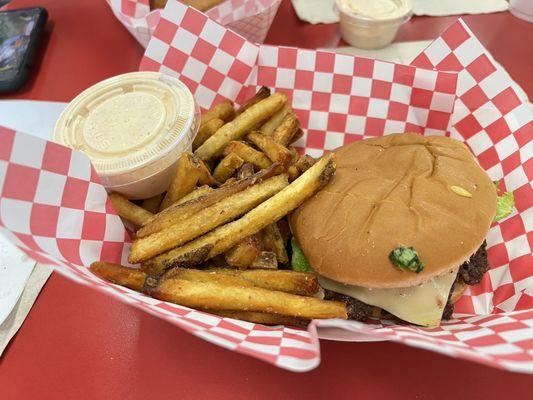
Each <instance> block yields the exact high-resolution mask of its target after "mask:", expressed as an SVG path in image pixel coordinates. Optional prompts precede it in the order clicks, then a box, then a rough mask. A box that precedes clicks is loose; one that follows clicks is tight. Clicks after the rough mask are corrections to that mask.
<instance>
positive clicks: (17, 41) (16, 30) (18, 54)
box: [0, 10, 39, 80]
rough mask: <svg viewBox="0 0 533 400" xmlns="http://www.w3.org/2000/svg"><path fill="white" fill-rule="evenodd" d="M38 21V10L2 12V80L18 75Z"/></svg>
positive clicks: (0, 47) (0, 63)
mask: <svg viewBox="0 0 533 400" xmlns="http://www.w3.org/2000/svg"><path fill="white" fill-rule="evenodd" d="M38 19H39V12H38V11H37V10H20V11H9V12H0V80H10V79H12V78H13V77H14V76H16V75H17V73H18V70H19V69H20V68H21V66H22V63H23V62H24V58H25V54H26V52H27V51H28V46H29V44H30V38H31V33H32V31H33V29H34V28H35V25H36V23H37V21H38Z"/></svg>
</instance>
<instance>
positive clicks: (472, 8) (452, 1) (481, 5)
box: [411, 0, 509, 17]
mask: <svg viewBox="0 0 533 400" xmlns="http://www.w3.org/2000/svg"><path fill="white" fill-rule="evenodd" d="M411 4H412V5H413V13H414V14H415V15H430V16H433V17H439V16H444V15H462V14H489V13H494V12H500V11H505V10H507V9H508V8H509V3H508V2H507V1H506V0H411Z"/></svg>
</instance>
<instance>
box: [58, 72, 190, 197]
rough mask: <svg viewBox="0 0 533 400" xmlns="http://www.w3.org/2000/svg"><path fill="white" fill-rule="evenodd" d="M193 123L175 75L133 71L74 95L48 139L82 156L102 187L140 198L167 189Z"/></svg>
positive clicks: (186, 96) (185, 93) (184, 92)
mask: <svg viewBox="0 0 533 400" xmlns="http://www.w3.org/2000/svg"><path fill="white" fill-rule="evenodd" d="M199 121H200V112H199V108H198V106H197V104H196V102H195V101H194V98H193V96H192V94H191V92H190V91H189V89H188V88H187V87H186V86H185V85H184V84H183V83H182V82H180V81H179V80H178V79H176V78H173V77H170V76H167V75H164V74H161V73H158V72H133V73H129V74H123V75H118V76H115V77H113V78H109V79H106V80H104V81H102V82H99V83H97V84H96V85H94V86H91V87H90V88H88V89H87V90H85V91H84V92H82V93H81V94H79V95H78V96H77V97H76V98H75V99H74V100H72V101H71V102H70V104H69V105H68V106H67V108H66V109H65V110H64V111H63V113H62V114H61V116H60V117H59V119H58V121H57V123H56V125H55V128H54V134H53V140H54V141H55V142H57V143H60V144H62V145H64V146H68V147H71V148H73V149H76V150H80V151H82V152H84V153H85V154H87V156H88V157H89V158H90V159H91V162H92V164H93V166H94V168H95V169H96V172H97V173H98V175H99V177H100V179H101V181H102V184H103V185H104V186H105V187H106V189H107V190H109V191H112V192H118V193H121V194H122V195H124V196H126V197H127V198H130V199H145V198H148V197H152V196H155V195H157V194H159V193H162V192H163V191H165V190H166V189H167V187H168V185H169V184H170V181H171V179H172V177H173V174H174V172H175V168H176V164H177V160H178V158H179V156H180V154H181V153H183V152H185V151H189V150H190V149H191V144H192V141H193V139H194V136H195V135H196V132H197V130H198V124H199Z"/></svg>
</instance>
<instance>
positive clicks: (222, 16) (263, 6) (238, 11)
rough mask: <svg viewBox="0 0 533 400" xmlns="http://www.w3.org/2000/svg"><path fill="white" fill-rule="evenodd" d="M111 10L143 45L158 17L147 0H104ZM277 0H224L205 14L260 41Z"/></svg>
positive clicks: (274, 9) (152, 30) (267, 26)
mask: <svg viewBox="0 0 533 400" xmlns="http://www.w3.org/2000/svg"><path fill="white" fill-rule="evenodd" d="M106 1H107V3H108V4H109V6H110V7H111V10H112V11H113V14H115V16H116V17H117V19H118V20H119V21H120V22H121V23H122V25H124V26H125V27H126V29H127V30H128V32H130V33H131V34H132V35H133V37H134V38H135V39H137V41H138V42H139V43H140V44H141V46H143V47H144V48H146V46H147V45H148V42H149V41H150V38H151V37H152V35H153V33H154V30H155V28H156V26H157V24H158V23H159V20H160V18H161V10H160V9H157V10H153V11H150V4H149V0H106ZM280 3H281V0H226V1H224V2H223V3H221V4H219V5H218V6H215V7H213V8H211V9H209V10H207V11H206V15H208V16H209V17H210V18H212V19H214V20H215V21H217V22H219V23H220V24H222V25H224V26H226V27H228V28H229V29H232V30H233V31H235V32H237V33H238V34H240V35H242V36H243V37H245V38H247V39H248V40H250V41H252V42H256V43H263V41H264V40H265V38H266V35H267V34H268V30H269V29H270V25H271V24H272V21H273V20H274V17H275V16H276V13H277V12H278V7H279V5H280Z"/></svg>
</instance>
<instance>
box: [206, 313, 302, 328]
mask: <svg viewBox="0 0 533 400" xmlns="http://www.w3.org/2000/svg"><path fill="white" fill-rule="evenodd" d="M204 311H205V312H207V313H210V314H215V315H218V316H219V317H224V318H233V319H238V320H241V321H248V322H253V323H256V324H264V325H287V326H300V327H305V326H307V325H308V324H309V320H308V319H303V318H295V317H288V316H286V315H279V314H272V313H267V312H257V311H234V310H233V311H230V310H204Z"/></svg>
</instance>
